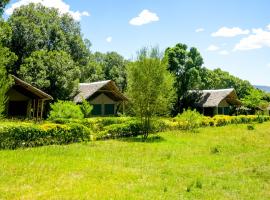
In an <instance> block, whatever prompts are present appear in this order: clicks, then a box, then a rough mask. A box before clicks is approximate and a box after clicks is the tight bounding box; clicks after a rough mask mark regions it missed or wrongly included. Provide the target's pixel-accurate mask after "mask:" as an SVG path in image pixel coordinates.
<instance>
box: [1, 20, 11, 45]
mask: <svg viewBox="0 0 270 200" xmlns="http://www.w3.org/2000/svg"><path fill="white" fill-rule="evenodd" d="M11 37H12V30H11V27H10V26H9V24H8V23H7V22H5V21H4V20H3V19H2V18H1V17H0V45H3V46H8V45H9V44H10V41H11Z"/></svg>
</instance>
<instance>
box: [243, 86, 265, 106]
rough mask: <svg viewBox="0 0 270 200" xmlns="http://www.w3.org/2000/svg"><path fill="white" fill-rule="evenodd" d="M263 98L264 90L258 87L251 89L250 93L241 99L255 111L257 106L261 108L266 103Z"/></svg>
mask: <svg viewBox="0 0 270 200" xmlns="http://www.w3.org/2000/svg"><path fill="white" fill-rule="evenodd" d="M262 99H263V92H262V91H260V90H258V89H254V88H253V89H251V90H249V94H248V95H246V96H245V97H244V98H243V99H241V101H242V102H243V104H244V106H246V107H248V108H251V109H252V110H253V111H255V109H256V108H260V107H261V105H262V104H263V103H264V101H263V100H262Z"/></svg>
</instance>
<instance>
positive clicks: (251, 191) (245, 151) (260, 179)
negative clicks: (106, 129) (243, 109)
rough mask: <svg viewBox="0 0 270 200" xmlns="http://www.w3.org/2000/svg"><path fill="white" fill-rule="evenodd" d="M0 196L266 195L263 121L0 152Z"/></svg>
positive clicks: (268, 166) (269, 186)
mask: <svg viewBox="0 0 270 200" xmlns="http://www.w3.org/2000/svg"><path fill="white" fill-rule="evenodd" d="M0 199H27V200H28V199H136V200H137V199H151V200H152V199H155V200H156V199H169V200H172V199H218V200H219V199H226V200H229V199H234V200H235V199H260V200H263V199H265V200H266V199H267V200H268V199H270V123H264V124H256V125H255V130H248V129H247V125H230V126H226V127H217V128H211V127H209V128H203V129H200V130H199V132H196V133H187V132H180V131H179V132H166V133H160V134H159V135H158V137H154V138H153V137H152V138H150V140H148V141H147V142H141V141H140V140H139V139H125V140H109V141H95V142H90V143H83V144H72V145H67V146H46V147H39V148H32V149H31V148H29V149H19V150H14V151H0Z"/></svg>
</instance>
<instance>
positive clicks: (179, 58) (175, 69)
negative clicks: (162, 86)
mask: <svg viewBox="0 0 270 200" xmlns="http://www.w3.org/2000/svg"><path fill="white" fill-rule="evenodd" d="M165 55H166V56H165V57H166V59H167V60H168V70H169V71H170V72H171V73H172V74H173V75H174V76H175V83H174V87H175V89H176V94H177V99H176V102H175V105H174V110H173V114H175V115H176V114H177V113H179V112H180V111H181V110H183V108H185V107H188V105H185V104H184V99H185V97H186V95H187V92H188V90H191V89H198V88H199V86H200V82H201V77H200V73H199V72H200V69H201V66H202V64H203V58H202V56H201V55H200V53H199V51H198V50H197V49H196V48H194V47H192V48H190V49H189V50H188V47H187V45H185V44H177V45H175V46H174V47H171V48H168V49H167V50H166V52H165Z"/></svg>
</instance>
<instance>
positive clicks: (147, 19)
mask: <svg viewBox="0 0 270 200" xmlns="http://www.w3.org/2000/svg"><path fill="white" fill-rule="evenodd" d="M156 21H159V17H158V16H157V14H156V13H153V12H150V11H149V10H143V11H142V12H141V13H140V14H139V15H138V16H137V17H134V18H132V19H131V20H130V21H129V24H131V25H134V26H141V25H144V24H148V23H151V22H156Z"/></svg>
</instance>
